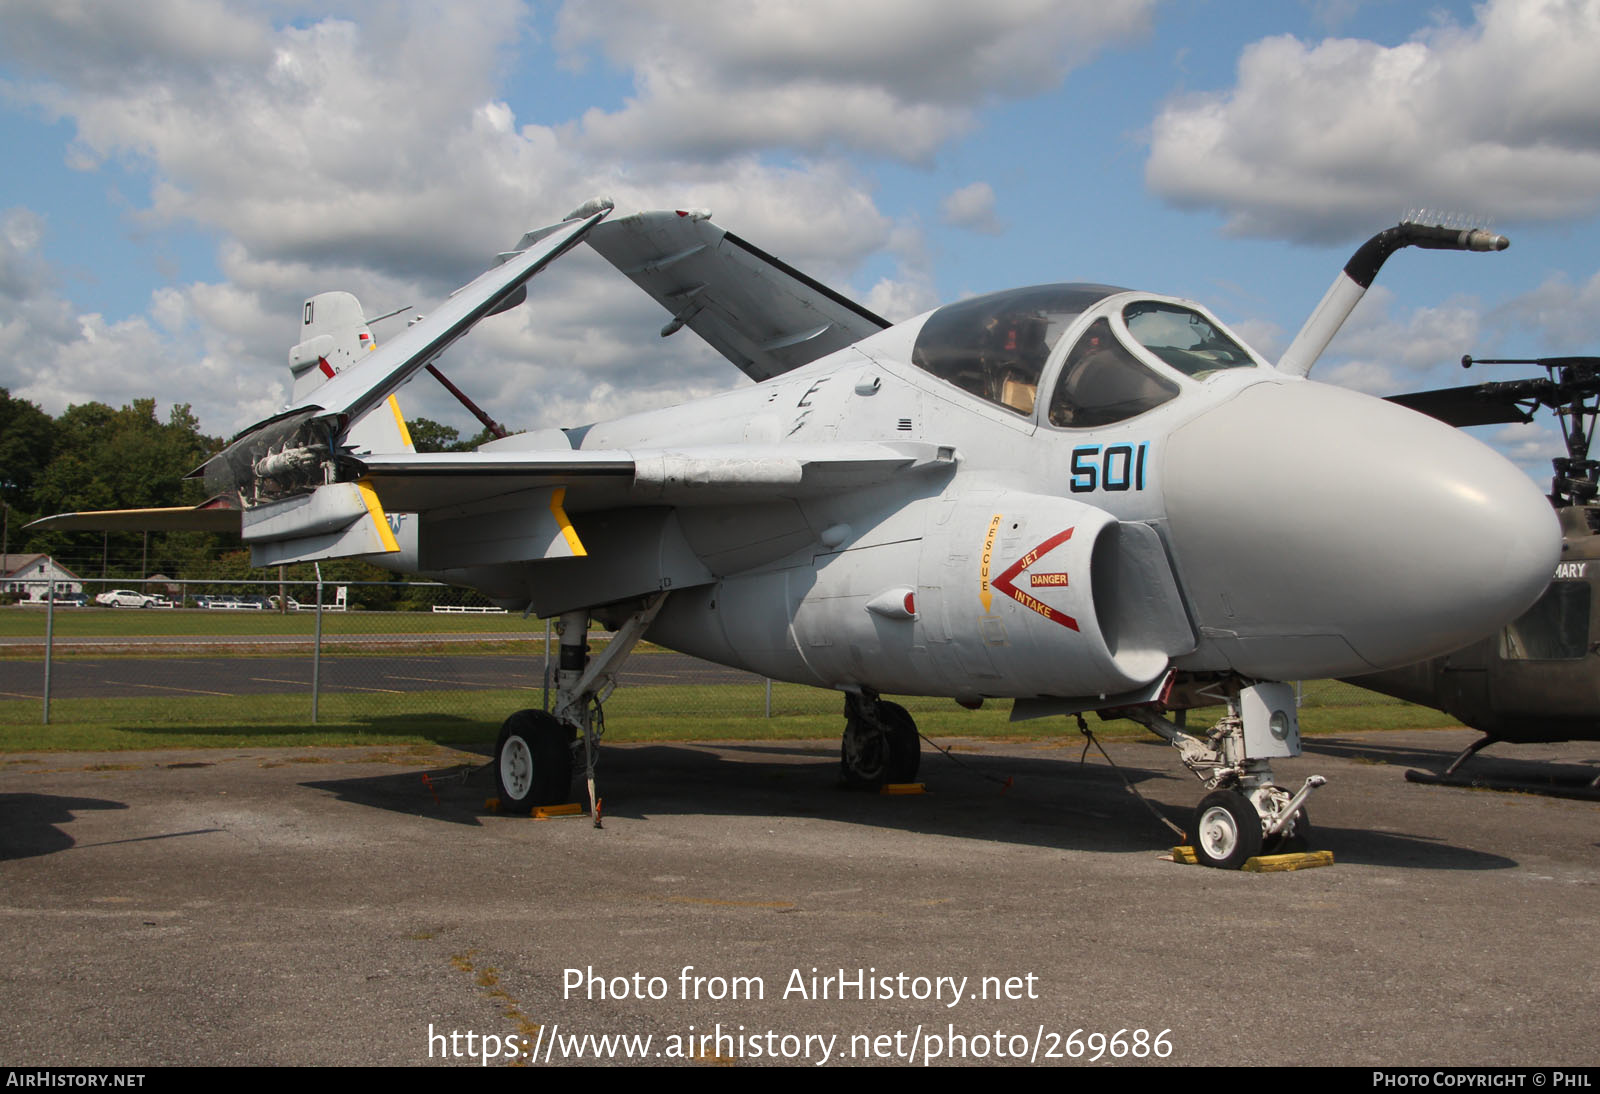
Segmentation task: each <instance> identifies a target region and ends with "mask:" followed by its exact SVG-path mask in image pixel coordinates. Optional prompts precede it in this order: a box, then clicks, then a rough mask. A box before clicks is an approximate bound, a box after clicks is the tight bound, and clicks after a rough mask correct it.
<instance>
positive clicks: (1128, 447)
mask: <svg viewBox="0 0 1600 1094" xmlns="http://www.w3.org/2000/svg"><path fill="white" fill-rule="evenodd" d="M1149 447H1150V443H1149V442H1148V441H1141V442H1139V443H1138V444H1108V445H1104V446H1101V445H1098V444H1082V445H1079V446H1078V447H1077V448H1074V449H1073V450H1072V482H1071V487H1072V492H1073V493H1074V494H1086V493H1088V492H1089V491H1091V490H1143V489H1144V465H1145V455H1146V452H1147V450H1148V449H1149Z"/></svg>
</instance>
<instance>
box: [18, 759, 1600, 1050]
mask: <svg viewBox="0 0 1600 1094" xmlns="http://www.w3.org/2000/svg"><path fill="white" fill-rule="evenodd" d="M1470 737H1471V735H1470V734H1469V733H1467V732H1465V731H1460V730H1441V731H1430V732H1390V733H1378V734H1362V735H1352V736H1349V737H1345V738H1318V739H1316V740H1314V741H1313V742H1312V743H1311V749H1312V751H1310V752H1308V754H1307V755H1306V756H1304V757H1302V758H1300V759H1299V760H1296V761H1292V762H1288V763H1284V764H1282V765H1281V766H1280V770H1279V774H1280V776H1282V777H1283V778H1284V779H1285V781H1286V782H1287V781H1289V780H1294V781H1295V782H1296V783H1298V782H1299V781H1300V780H1301V779H1303V778H1304V777H1305V776H1306V775H1308V774H1312V773H1320V774H1323V775H1326V776H1328V778H1329V785H1328V786H1327V787H1326V788H1325V789H1323V790H1322V791H1320V792H1319V793H1318V795H1317V796H1316V797H1315V798H1314V799H1313V804H1312V807H1311V811H1312V814H1313V816H1314V818H1315V821H1316V838H1315V841H1314V842H1315V843H1316V844H1317V846H1319V847H1321V848H1324V849H1327V850H1331V851H1332V852H1333V854H1334V856H1335V859H1336V865H1334V866H1332V867H1327V868H1322V869H1312V870H1304V871H1300V872H1295V873H1281V874H1246V873H1225V872H1220V871H1214V870H1207V869H1204V868H1201V867H1194V866H1183V865H1177V864H1174V863H1172V862H1168V861H1164V860H1163V858H1162V853H1163V852H1164V851H1165V850H1166V849H1167V848H1168V847H1169V845H1170V844H1171V843H1172V842H1173V839H1172V837H1171V835H1170V833H1169V832H1168V831H1167V830H1166V828H1165V827H1164V826H1163V825H1162V824H1161V823H1160V822H1159V821H1158V820H1157V819H1156V818H1155V817H1153V816H1152V815H1151V813H1150V812H1148V811H1147V809H1146V807H1145V806H1144V805H1143V804H1141V803H1140V802H1139V801H1138V800H1136V799H1135V798H1134V797H1133V796H1131V795H1130V794H1129V793H1128V791H1127V790H1126V789H1125V788H1124V786H1123V783H1122V781H1121V778H1120V777H1119V776H1118V774H1117V773H1116V772H1115V771H1113V770H1112V769H1111V767H1110V766H1108V764H1107V763H1106V761H1105V760H1104V759H1101V758H1099V757H1097V756H1091V758H1090V759H1089V761H1088V762H1087V763H1086V764H1085V765H1084V766H1079V765H1078V762H1077V761H1078V755H1079V743H1078V741H1077V740H1075V739H1063V740H1061V741H1059V742H1043V743H1004V742H988V743H973V742H957V743H956V750H955V752H954V754H953V755H954V759H950V758H946V757H943V756H940V755H938V754H936V753H933V752H932V751H931V750H927V749H925V751H924V756H923V777H924V778H925V779H926V781H927V783H928V790H929V792H928V793H927V794H926V795H923V796H907V797H890V796H878V795H862V794H855V793H849V792H845V791H842V790H839V789H838V788H837V787H836V782H835V780H836V772H837V764H838V760H837V748H838V746H837V743H836V742H830V741H819V742H815V743H789V742H781V743H764V744H737V743H723V744H659V745H636V746H617V747H613V748H609V749H607V750H606V752H605V753H604V755H603V760H602V764H601V767H600V786H601V793H602V795H603V797H604V799H605V816H604V825H605V826H604V828H603V829H601V830H596V829H595V828H594V827H592V825H591V824H590V822H589V821H588V819H587V818H581V817H580V818H577V819H569V820H555V821H534V820H528V819H519V818H513V817H507V816H501V815H496V814H493V813H490V812H488V811H486V809H485V808H484V800H485V799H486V798H488V797H489V796H490V795H491V794H492V789H491V782H492V779H489V778H486V773H485V772H484V771H483V770H482V769H481V767H480V765H481V764H482V762H483V760H484V759H485V757H482V756H476V755H471V754H465V753H447V752H444V751H428V752H425V753H417V754H405V755H387V754H384V753H380V752H370V751H367V750H361V749H344V750H301V749H286V750H249V749H244V750H217V751H186V752H162V753H135V754H127V753H118V754H104V755H82V754H53V755H34V756H7V757H4V758H3V759H0V954H3V958H0V998H4V1000H5V1009H6V1019H5V1021H4V1022H3V1023H0V1061H3V1062H5V1063H7V1064H12V1065H28V1066H33V1065H50V1064H60V1065H96V1064H98V1065H114V1066H125V1067H137V1066H140V1065H154V1064H233V1063H248V1064H369V1063H371V1064H402V1065H404V1064H427V1063H462V1064H465V1063H472V1064H473V1065H474V1066H476V1063H477V1060H476V1059H475V1058H474V1057H477V1056H483V1055H485V1054H486V1053H487V1055H489V1056H491V1057H492V1058H491V1059H490V1060H489V1062H490V1064H491V1065H493V1066H504V1065H505V1064H506V1063H508V1062H512V1061H510V1060H509V1059H508V1058H507V1057H506V1056H505V1055H504V1054H505V1053H507V1052H510V1053H514V1054H519V1055H522V1054H526V1055H533V1054H537V1057H538V1058H537V1061H536V1062H537V1063H539V1064H540V1065H541V1066H542V1065H544V1064H545V1063H546V1062H548V1064H549V1065H551V1066H554V1065H556V1064H558V1063H576V1062H595V1061H596V1059H597V1058H598V1059H599V1060H601V1061H604V1062H615V1063H623V1062H627V1061H628V1060H630V1059H635V1060H640V1061H643V1062H649V1063H675V1062H682V1061H683V1060H684V1059H685V1058H687V1059H688V1060H690V1061H691V1062H694V1063H699V1064H706V1063H732V1064H735V1065H741V1066H742V1065H750V1064H762V1063H767V1062H770V1061H771V1060H772V1059H774V1058H776V1059H778V1060H779V1061H786V1062H794V1063H802V1062H809V1063H820V1062H823V1061H824V1059H826V1062H827V1063H829V1064H830V1065H837V1064H841V1063H849V1064H863V1063H894V1062H904V1061H906V1060H908V1059H909V1060H911V1061H913V1062H917V1063H921V1062H924V1061H925V1060H931V1062H934V1063H947V1062H951V1061H952V1060H954V1062H957V1063H967V1064H974V1063H976V1064H990V1065H993V1064H997V1063H1007V1064H1009V1063H1013V1062H1016V1058H1017V1057H1021V1058H1022V1059H1024V1060H1030V1061H1032V1062H1037V1063H1052V1064H1054V1063H1061V1064H1072V1063H1078V1064H1084V1063H1089V1062H1090V1057H1092V1056H1094V1055H1096V1054H1099V1055H1100V1057H1101V1058H1100V1059H1099V1060H1098V1062H1096V1063H1095V1066H1149V1065H1151V1064H1158V1063H1166V1064H1212V1065H1226V1066H1236V1065H1237V1066H1242V1065H1261V1064H1353V1065H1377V1064H1388V1065H1413V1066H1434V1065H1451V1064H1473V1065H1483V1064H1523V1065H1537V1066H1557V1065H1568V1066H1573V1065H1592V1064H1594V1063H1595V1062H1596V1059H1597V1056H1600V1050H1597V1048H1596V1045H1595V1026H1594V1015H1595V1014H1596V1013H1597V1003H1600V998H1597V995H1600V989H1597V988H1596V985H1595V976H1594V969H1595V958H1594V953H1595V947H1596V939H1597V937H1600V899H1597V898H1600V891H1597V882H1600V824H1597V822H1600V805H1597V804H1595V803H1592V802H1585V801H1573V800H1564V799H1559V798H1547V797H1537V796H1530V795H1525V794H1501V793H1493V792H1485V791H1473V790H1462V789H1453V788H1442V787H1431V786H1416V785H1412V784H1408V783H1407V782H1406V781H1405V780H1404V777H1403V776H1404V771H1405V769H1406V768H1407V767H1408V766H1410V765H1413V764H1426V765H1429V766H1433V767H1435V768H1437V767H1439V766H1442V764H1443V763H1444V762H1445V761H1446V760H1447V759H1448V757H1449V756H1450V755H1451V754H1453V753H1454V752H1455V751H1456V750H1458V749H1459V748H1460V747H1462V746H1463V745H1464V744H1465V743H1466V742H1467V741H1468V740H1470ZM1107 748H1108V750H1109V752H1110V754H1111V756H1112V757H1113V758H1114V759H1115V760H1116V762H1117V764H1118V765H1120V766H1121V768H1122V770H1123V771H1124V773H1125V774H1126V775H1127V776H1128V778H1129V779H1130V780H1131V781H1132V782H1133V783H1135V784H1136V785H1137V787H1138V788H1139V790H1140V791H1141V793H1143V794H1144V795H1145V796H1146V797H1147V798H1148V799H1149V800H1150V801H1151V802H1152V803H1153V804H1154V806H1155V808H1156V809H1157V810H1158V811H1159V812H1160V813H1161V814H1162V815H1164V816H1166V817H1169V818H1171V819H1173V820H1175V821H1178V822H1179V823H1180V824H1181V823H1182V822H1183V821H1184V820H1185V819H1186V818H1187V814H1188V811H1189V810H1190V809H1192V807H1193V806H1194V804H1195V803H1196V802H1197V801H1198V800H1199V798H1200V796H1201V788H1200V787H1199V785H1198V784H1197V783H1195V782H1194V780H1193V779H1192V778H1191V777H1190V776H1188V775H1187V774H1185V773H1183V772H1182V771H1181V769H1180V768H1179V766H1178V764H1177V762H1176V759H1175V757H1173V756H1172V755H1171V750H1170V749H1169V748H1167V747H1165V746H1163V745H1160V744H1157V743H1148V744H1147V743H1144V742H1136V741H1117V742H1111V743H1109V744H1108V745H1107ZM1597 755H1600V747H1597V746H1595V745H1593V744H1588V745H1581V744H1580V745H1551V746H1544V745H1541V746H1525V747H1522V748H1510V747H1506V746H1497V748H1495V749H1491V750H1490V751H1489V753H1487V754H1486V755H1485V761H1486V763H1487V764H1488V765H1505V766H1508V767H1511V768H1516V769H1518V771H1519V772H1520V773H1523V774H1526V773H1527V771H1529V770H1535V769H1537V770H1543V771H1550V770H1555V771H1557V772H1559V773H1562V774H1565V775H1571V776H1585V777H1587V776H1592V775H1593V774H1594V772H1595V763H1594V760H1595V757H1596V756H1597ZM1551 764H1554V765H1555V766H1554V767H1551V766H1549V765H1551ZM1530 765H1537V767H1535V766H1530ZM1008 783H1009V784H1008ZM841 996H842V997H841ZM469 1033H470V1034H471V1035H472V1036H471V1038H470V1039H469V1038H468V1036H467V1035H468V1034H469ZM615 1035H626V1036H627V1037H629V1038H637V1040H630V1041H628V1042H625V1043H624V1042H620V1041H612V1042H609V1043H606V1044H601V1043H599V1042H597V1041H596V1040H594V1038H598V1037H602V1036H615ZM719 1035H720V1038H719ZM586 1037H587V1038H590V1039H589V1040H585V1038H586ZM646 1037H648V1038H649V1041H648V1043H646V1042H645V1041H644V1040H643V1039H644V1038H646ZM708 1037H709V1039H708V1040H706V1039H702V1038H708ZM491 1050H492V1051H491ZM547 1054H548V1061H547V1060H546V1056H547Z"/></svg>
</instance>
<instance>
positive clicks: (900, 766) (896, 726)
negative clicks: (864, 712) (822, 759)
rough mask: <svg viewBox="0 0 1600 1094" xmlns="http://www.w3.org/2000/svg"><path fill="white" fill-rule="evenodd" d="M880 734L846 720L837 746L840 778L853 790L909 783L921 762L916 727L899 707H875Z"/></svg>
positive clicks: (919, 741)
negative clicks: (881, 725) (879, 723)
mask: <svg viewBox="0 0 1600 1094" xmlns="http://www.w3.org/2000/svg"><path fill="white" fill-rule="evenodd" d="M878 718H879V720H880V721H881V722H882V723H883V728H882V730H881V731H874V730H873V729H872V728H871V727H868V726H867V725H866V724H865V723H864V722H862V721H861V720H860V719H858V718H856V717H854V716H849V717H847V718H846V719H845V729H844V740H843V741H842V742H841V744H840V746H839V778H840V780H841V781H842V782H843V783H844V785H845V786H847V787H849V788H850V789H852V790H877V789H878V788H879V787H882V786H884V785H886V784H888V783H908V782H911V781H912V780H914V779H915V778H916V777H917V768H918V766H919V765H920V764H921V762H922V739H921V737H919V736H918V735H917V723H916V721H915V720H914V719H913V718H912V717H911V714H910V712H908V711H907V710H906V708H905V707H903V706H901V705H900V704H899V703H883V702H880V703H879V704H878Z"/></svg>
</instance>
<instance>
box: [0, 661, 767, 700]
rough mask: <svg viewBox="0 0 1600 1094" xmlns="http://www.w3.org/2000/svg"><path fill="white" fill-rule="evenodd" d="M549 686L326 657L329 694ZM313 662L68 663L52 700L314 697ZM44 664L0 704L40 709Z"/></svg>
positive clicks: (647, 672)
mask: <svg viewBox="0 0 1600 1094" xmlns="http://www.w3.org/2000/svg"><path fill="white" fill-rule="evenodd" d="M761 680H762V678H761V677H760V676H756V675H754V674H753V673H748V672H740V671H739V670H738V669H730V668H725V667H723V666H721V665H714V664H712V663H710V662H709V661H701V660H700V659H698V658H695V657H688V656H685V655H684V654H679V653H649V654H645V653H639V654H636V655H634V656H632V657H630V658H629V659H628V660H627V661H626V662H625V663H624V665H623V671H622V672H621V673H620V674H619V683H620V684H621V685H623V686H628V687H650V686H653V685H662V684H744V683H756V684H759V683H760V682H761ZM543 684H544V659H543V657H542V656H534V657H515V656H506V655H482V656H477V655H470V654H464V655H458V656H443V655H441V656H418V655H415V654H411V653H397V654H394V655H384V656H339V655H338V654H337V653H330V654H326V655H325V656H324V657H323V658H322V664H321V667H320V686H321V687H322V689H323V690H324V691H326V692H330V693H332V692H339V691H365V692H392V693H400V692H407V691H480V690H484V689H487V688H510V687H520V688H538V687H543ZM310 688H311V659H310V657H309V656H305V657H215V656H212V657H207V656H191V657H185V656H180V655H170V656H163V657H150V658H143V657H137V658H135V657H107V658H78V657H73V658H61V659H59V660H56V661H54V663H53V664H52V665H51V673H50V695H51V697H52V698H53V699H79V698H88V699H101V698H112V697H125V696H143V697H145V698H150V697H152V696H156V695H217V696H239V695H268V694H288V693H295V694H299V693H306V692H309V691H310ZM43 691H44V664H43V662H42V661H15V660H13V661H0V699H39V698H41V696H42V695H43Z"/></svg>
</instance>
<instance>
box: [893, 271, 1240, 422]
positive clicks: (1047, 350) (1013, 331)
mask: <svg viewBox="0 0 1600 1094" xmlns="http://www.w3.org/2000/svg"><path fill="white" fill-rule="evenodd" d="M1125 291H1126V290H1124V289H1119V288H1115V287H1113V286H1110V285H1085V284H1064V285H1037V286H1034V287H1032V288H1027V289H1012V290H1008V291H1005V292H997V293H989V294H987V295H985V296H976V297H973V298H972V299H970V300H962V301H960V302H958V303H955V304H950V305H947V306H945V307H943V308H940V309H939V310H938V311H936V312H934V313H933V314H932V315H930V316H929V317H928V318H927V320H926V321H925V322H924V323H923V325H922V330H921V331H920V332H919V334H918V335H917V341H916V345H915V346H913V348H912V351H911V360H912V363H913V364H915V365H916V366H917V367H918V368H921V369H924V370H926V371H928V372H931V373H932V374H933V375H935V376H937V377H939V378H940V379H942V380H946V381H948V382H950V383H952V384H954V385H955V386H957V387H959V388H961V389H962V390H964V391H967V392H970V393H971V394H973V395H976V396H978V397H979V398H980V399H984V400H986V401H988V402H991V403H994V404H996V405H997V406H1002V407H1005V408H1006V409H1007V410H1011V411H1014V412H1015V413H1017V414H1023V415H1028V416H1032V414H1033V412H1034V405H1035V403H1036V402H1037V401H1038V393H1039V384H1040V382H1041V381H1042V379H1043V378H1044V372H1045V366H1046V364H1047V363H1048V361H1049V360H1050V357H1051V354H1052V352H1053V351H1054V349H1055V348H1056V343H1057V342H1059V341H1060V339H1061V336H1062V334H1063V333H1065V331H1066V330H1067V328H1068V327H1070V326H1072V324H1073V323H1074V322H1075V321H1076V320H1077V319H1078V317H1079V316H1081V315H1082V314H1083V313H1084V312H1086V311H1088V310H1090V309H1091V308H1093V307H1094V306H1095V305H1097V304H1099V303H1100V302H1101V301H1102V300H1105V299H1106V298H1107V297H1110V296H1114V295H1117V294H1119V293H1123V292H1125ZM1113 317H1116V318H1117V319H1120V323H1113V321H1112V318H1113ZM1130 347H1138V348H1139V349H1141V350H1143V351H1145V352H1147V353H1148V354H1150V355H1153V356H1154V358H1155V359H1156V360H1158V361H1161V362H1162V363H1164V364H1165V365H1168V366H1170V367H1171V368H1172V369H1174V370H1176V371H1177V372H1178V373H1181V374H1182V375H1185V376H1188V377H1191V378H1193V379H1196V380H1201V379H1204V378H1205V377H1207V376H1209V375H1211V374H1212V373H1214V372H1217V371H1218V370H1221V369H1230V368H1240V367H1254V366H1255V365H1256V361H1255V359H1254V358H1252V357H1251V356H1250V354H1249V352H1248V351H1247V350H1246V349H1245V348H1244V347H1243V346H1241V345H1239V343H1237V342H1235V341H1234V340H1233V339H1232V338H1230V337H1229V336H1228V335H1226V334H1224V333H1223V332H1222V330H1221V329H1220V328H1218V327H1217V326H1216V324H1214V323H1213V322H1211V321H1210V320H1209V319H1207V318H1206V317H1205V316H1203V315H1201V314H1200V313H1199V312H1197V311H1195V310H1194V309H1192V308H1186V307H1184V306H1182V305H1180V304H1175V303H1171V302H1168V301H1162V300H1137V299H1136V300H1130V301H1129V302H1128V303H1126V304H1124V305H1123V306H1122V307H1121V309H1120V310H1113V311H1111V312H1108V313H1107V314H1106V315H1101V316H1099V317H1098V318H1096V319H1095V320H1094V321H1093V322H1092V323H1090V325H1089V327H1088V329H1087V330H1085V331H1084V332H1083V333H1081V334H1080V335H1079V336H1078V338H1077V341H1076V342H1075V343H1074V344H1073V346H1072V349H1071V351H1070V352H1069V353H1068V354H1067V357H1066V360H1065V362H1064V363H1063V365H1062V367H1061V371H1060V373H1059V375H1058V377H1057V379H1056V381H1055V389H1054V392H1053V394H1052V395H1051V397H1050V401H1049V404H1048V413H1047V420H1048V421H1049V422H1050V424H1051V425H1055V426H1061V427H1065V428H1080V429H1081V428H1086V427H1090V426H1102V425H1109V424H1111V423H1113V422H1119V421H1122V420H1124V419H1126V418H1131V417H1133V416H1135V415H1137V414H1143V413H1144V412H1145V411H1147V410H1151V409H1153V408H1155V407H1157V406H1160V405H1161V404H1162V403H1164V402H1166V401H1167V400H1169V399H1171V398H1173V397H1175V396H1176V395H1177V394H1178V392H1179V390H1180V387H1179V383H1178V381H1177V380H1176V379H1175V378H1174V377H1172V376H1169V375H1165V374H1164V373H1163V371H1162V370H1160V369H1157V368H1155V367H1153V366H1152V365H1150V364H1149V363H1148V362H1146V361H1143V360H1141V359H1140V357H1139V355H1138V354H1137V353H1135V352H1134V350H1133V349H1132V348H1130Z"/></svg>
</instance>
